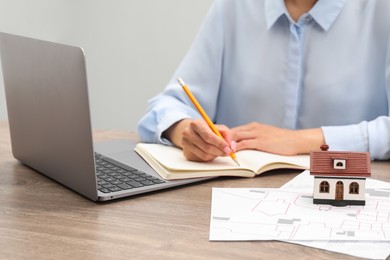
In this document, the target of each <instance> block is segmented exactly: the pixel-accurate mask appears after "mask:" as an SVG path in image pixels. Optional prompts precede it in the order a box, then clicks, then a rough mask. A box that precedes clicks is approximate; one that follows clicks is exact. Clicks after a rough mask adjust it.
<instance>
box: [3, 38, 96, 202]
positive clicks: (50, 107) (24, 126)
mask: <svg viewBox="0 0 390 260" xmlns="http://www.w3.org/2000/svg"><path fill="white" fill-rule="evenodd" d="M0 55H1V62H2V68H3V78H4V87H5V94H6V102H7V110H8V120H9V127H10V133H11V144H12V151H13V155H14V157H15V158H16V159H18V160H19V161H21V162H22V163H24V164H26V165H28V166H29V167H31V168H33V169H35V170H37V171H39V172H41V173H43V174H45V175H47V176H48V177H50V178H52V179H54V180H56V181H58V182H60V183H62V184H64V185H66V186H68V187H69V188H71V189H73V190H75V191H76V192H79V193H81V194H82V195H84V196H86V197H88V198H90V199H92V200H96V199H97V187H96V176H95V165H94V164H95V162H94V153H93V142H92V133H91V120H90V112H89V100H88V88H87V78H86V68H85V59H84V53H83V50H82V49H81V48H78V47H73V46H67V45H62V44H58V43H51V42H47V41H42V40H36V39H30V38H26V37H21V36H16V35H10V34H6V33H0Z"/></svg>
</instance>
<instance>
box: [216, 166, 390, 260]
mask: <svg viewBox="0 0 390 260" xmlns="http://www.w3.org/2000/svg"><path fill="white" fill-rule="evenodd" d="M312 189H313V177H312V176H310V175H309V173H308V171H306V172H304V173H302V174H300V175H299V176H297V178H295V179H293V180H292V181H290V182H289V183H287V184H286V185H284V186H283V187H282V188H281V189H253V188H251V189H226V188H225V189H213V200H212V211H211V221H210V240H283V241H287V242H292V243H298V244H302V245H306V246H312V247H317V248H322V249H326V250H331V251H336V252H340V253H345V254H351V255H355V256H360V257H369V258H377V259H384V258H386V257H387V256H388V255H389V254H390V242H389V241H390V184H389V183H385V182H380V181H374V180H370V179H368V180H367V183H366V192H367V195H366V206H364V207H363V206H349V207H332V206H327V205H315V204H313V202H312ZM309 240H310V241H309ZM311 240H315V241H311ZM384 240H387V242H383V241H384ZM341 241H342V242H341ZM344 241H346V242H344ZM351 241H353V242H351Z"/></svg>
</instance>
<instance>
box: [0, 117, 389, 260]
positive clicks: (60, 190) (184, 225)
mask: <svg viewBox="0 0 390 260" xmlns="http://www.w3.org/2000/svg"><path fill="white" fill-rule="evenodd" d="M94 136H95V139H96V141H100V140H106V139H115V138H121V139H124V138H125V139H126V138H128V139H130V138H134V133H127V132H114V131H95V133H94ZM298 173H299V172H297V171H275V172H272V173H266V174H263V175H261V176H260V177H257V178H251V179H244V178H219V179H215V180H211V181H207V182H202V183H198V184H193V185H189V186H186V187H181V188H176V189H171V190H166V191H161V192H156V193H152V194H149V195H143V196H138V197H135V198H131V199H122V200H118V201H114V202H108V203H95V202H92V201H89V200H88V199H86V198H84V197H82V196H80V195H78V194H76V193H74V192H72V191H71V190H69V189H67V188H66V187H64V186H62V185H60V184H58V183H56V182H54V181H52V180H50V179H48V178H47V177H45V176H43V175H41V174H39V173H37V172H35V171H33V170H31V169H29V168H27V167H25V166H24V165H22V164H21V163H19V162H18V161H16V160H15V159H14V158H13V157H12V152H11V146H10V136H9V132H8V125H7V124H6V123H4V122H0V258H1V259H207V260H209V259H273V258H277V259H341V258H342V259H354V258H353V257H351V256H347V255H342V254H338V253H333V252H329V251H325V250H320V249H314V248H309V247H305V246H300V245H295V244H290V243H283V242H277V241H270V242H209V240H208V236H209V225H210V208H211V188H212V187H272V188H277V187H280V186H282V185H283V184H284V183H286V182H287V181H289V180H291V179H292V178H293V177H295V176H296V175H297V174H298ZM372 177H373V178H376V179H381V180H384V181H390V163H389V162H375V163H373V165H372Z"/></svg>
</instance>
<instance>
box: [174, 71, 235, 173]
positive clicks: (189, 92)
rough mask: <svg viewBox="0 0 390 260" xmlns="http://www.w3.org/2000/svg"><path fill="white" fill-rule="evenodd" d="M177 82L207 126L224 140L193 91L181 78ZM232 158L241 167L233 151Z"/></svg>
mask: <svg viewBox="0 0 390 260" xmlns="http://www.w3.org/2000/svg"><path fill="white" fill-rule="evenodd" d="M177 81H178V82H179V84H180V85H181V86H182V87H183V89H184V91H185V92H186V94H187V96H188V97H189V98H190V100H191V101H192V103H193V104H194V106H195V107H196V109H198V111H199V113H200V114H201V115H202V117H203V119H204V120H206V122H207V124H208V125H209V127H210V128H211V130H212V131H213V132H214V133H215V134H216V135H218V136H219V137H221V138H222V139H223V136H222V134H221V133H220V132H219V131H218V129H217V128H216V127H215V125H214V124H213V122H212V121H211V120H210V118H209V116H208V115H207V114H206V112H205V111H204V109H203V108H202V106H201V105H200V104H199V102H198V100H196V98H195V96H194V95H193V94H192V93H191V91H190V90H189V88H188V87H187V86H186V84H185V83H184V81H183V80H182V79H181V78H178V79H177ZM230 157H232V159H233V160H234V162H235V163H236V164H237V165H238V166H240V164H239V163H238V160H237V157H236V154H235V153H234V152H233V151H232V152H231V153H230Z"/></svg>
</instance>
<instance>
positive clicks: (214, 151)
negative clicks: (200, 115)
mask: <svg viewBox="0 0 390 260" xmlns="http://www.w3.org/2000/svg"><path fill="white" fill-rule="evenodd" d="M216 127H217V129H218V130H219V131H220V133H221V134H222V136H223V137H224V139H222V138H221V137H219V136H218V135H216V134H215V133H214V132H213V131H212V130H211V129H210V127H209V126H208V125H207V123H206V122H205V121H204V120H203V119H196V120H192V119H183V120H181V121H179V122H177V123H176V124H174V125H172V126H171V127H170V128H169V129H168V130H167V131H165V132H164V136H165V137H166V138H167V139H168V140H170V141H171V142H172V143H174V144H175V145H176V146H177V147H180V148H182V149H183V154H184V156H185V157H186V158H187V160H190V161H211V160H213V159H215V158H216V157H218V156H226V155H229V154H230V152H231V151H232V149H235V142H234V141H232V138H231V136H232V133H231V131H230V130H229V129H228V128H227V127H226V126H224V125H216Z"/></svg>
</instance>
